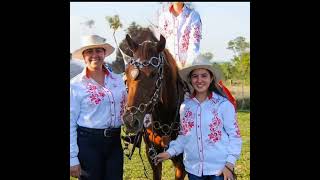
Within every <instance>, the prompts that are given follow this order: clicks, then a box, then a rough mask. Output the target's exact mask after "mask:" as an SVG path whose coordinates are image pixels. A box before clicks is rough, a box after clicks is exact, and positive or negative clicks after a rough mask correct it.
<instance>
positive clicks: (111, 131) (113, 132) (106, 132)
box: [78, 126, 121, 137]
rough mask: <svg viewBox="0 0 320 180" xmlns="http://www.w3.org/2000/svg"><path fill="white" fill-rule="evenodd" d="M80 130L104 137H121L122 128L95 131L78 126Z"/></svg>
mask: <svg viewBox="0 0 320 180" xmlns="http://www.w3.org/2000/svg"><path fill="white" fill-rule="evenodd" d="M78 130H79V131H82V132H86V133H88V134H94V135H102V136H104V137H116V136H118V137H120V133H121V128H107V129H93V128H86V127H82V126H78Z"/></svg>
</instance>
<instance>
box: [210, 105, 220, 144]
mask: <svg viewBox="0 0 320 180" xmlns="http://www.w3.org/2000/svg"><path fill="white" fill-rule="evenodd" d="M212 114H213V118H212V122H211V123H210V124H209V127H210V132H211V133H210V134H209V135H208V136H209V139H210V140H211V141H213V142H214V143H215V142H217V141H219V140H220V139H221V135H222V133H221V130H220V129H221V128H220V126H221V124H222V123H221V119H220V118H219V117H218V113H217V112H216V111H213V112H212Z"/></svg>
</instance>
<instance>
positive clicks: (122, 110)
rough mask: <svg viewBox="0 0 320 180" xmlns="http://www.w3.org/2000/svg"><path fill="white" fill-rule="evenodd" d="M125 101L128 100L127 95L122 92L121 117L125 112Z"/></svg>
mask: <svg viewBox="0 0 320 180" xmlns="http://www.w3.org/2000/svg"><path fill="white" fill-rule="evenodd" d="M125 102H126V95H125V93H122V98H121V101H120V117H122V115H123V113H124V105H125Z"/></svg>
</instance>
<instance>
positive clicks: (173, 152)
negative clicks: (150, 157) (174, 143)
mask: <svg viewBox="0 0 320 180" xmlns="http://www.w3.org/2000/svg"><path fill="white" fill-rule="evenodd" d="M167 153H169V154H170V157H173V156H175V155H176V153H177V152H176V151H175V150H174V149H173V148H169V149H168V150H167Z"/></svg>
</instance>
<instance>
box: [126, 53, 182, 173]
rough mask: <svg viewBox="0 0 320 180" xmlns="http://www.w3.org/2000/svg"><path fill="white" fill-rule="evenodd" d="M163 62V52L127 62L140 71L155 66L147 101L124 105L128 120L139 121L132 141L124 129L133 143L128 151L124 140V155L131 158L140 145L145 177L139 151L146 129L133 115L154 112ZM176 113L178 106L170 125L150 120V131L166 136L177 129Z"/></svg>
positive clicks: (150, 154)
mask: <svg viewBox="0 0 320 180" xmlns="http://www.w3.org/2000/svg"><path fill="white" fill-rule="evenodd" d="M165 62H166V59H165V57H164V55H163V52H161V53H159V56H158V57H151V58H150V59H149V60H147V61H144V62H142V61H141V60H140V59H139V58H138V59H134V58H132V57H130V58H129V62H128V64H130V65H132V66H133V69H135V71H140V69H142V68H145V67H148V66H152V67H155V68H156V69H157V75H158V77H157V80H156V81H155V90H154V93H153V95H152V97H151V98H150V99H149V101H147V102H142V103H140V104H139V105H138V106H127V105H125V109H126V111H128V112H129V115H128V117H127V118H129V119H128V120H129V122H132V123H134V122H133V121H137V122H138V123H139V126H138V127H139V129H138V130H137V131H136V132H135V135H134V136H133V137H134V140H133V141H131V140H132V139H131V138H130V137H131V136H129V133H128V132H126V131H125V130H124V131H125V134H126V137H128V138H129V141H130V143H131V142H132V144H133V147H132V149H131V152H130V151H129V148H128V145H129V144H128V143H126V142H125V147H124V150H128V151H129V152H128V153H125V155H126V156H127V157H128V158H129V159H130V160H131V157H132V155H133V153H134V150H135V147H140V148H139V155H140V158H141V161H142V163H143V166H144V174H145V176H146V177H147V170H146V168H145V165H144V162H143V159H142V157H141V153H140V152H141V151H140V150H141V139H142V136H143V135H145V134H146V133H147V130H146V128H144V126H143V125H141V124H140V121H139V120H138V119H135V118H134V116H135V115H136V114H137V113H141V114H143V113H145V112H147V113H146V114H152V113H153V112H154V110H155V106H156V105H157V104H158V103H159V100H160V94H161V88H162V85H163V84H162V81H163V75H164V72H163V68H164V63H165ZM129 75H131V74H130V73H129ZM125 84H126V87H127V83H126V82H125ZM127 90H128V87H127ZM178 93H179V92H178ZM178 97H180V96H179V94H178ZM179 102H180V98H178V103H179ZM178 114H179V108H177V110H176V112H175V116H174V118H175V119H174V121H173V122H172V123H171V125H170V126H169V125H167V124H163V125H161V123H160V121H153V122H152V131H154V130H157V131H160V130H161V132H162V133H163V134H164V135H166V136H168V135H171V133H172V132H173V131H174V130H175V131H178V130H179V129H180V127H179V120H178V121H176V119H178ZM126 137H124V138H126ZM150 146H151V147H150V148H149V150H148V154H149V157H150V159H151V160H152V161H153V162H154V160H155V156H156V155H157V152H156V150H155V147H154V144H153V143H151V145H150ZM147 178H148V177H147Z"/></svg>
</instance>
